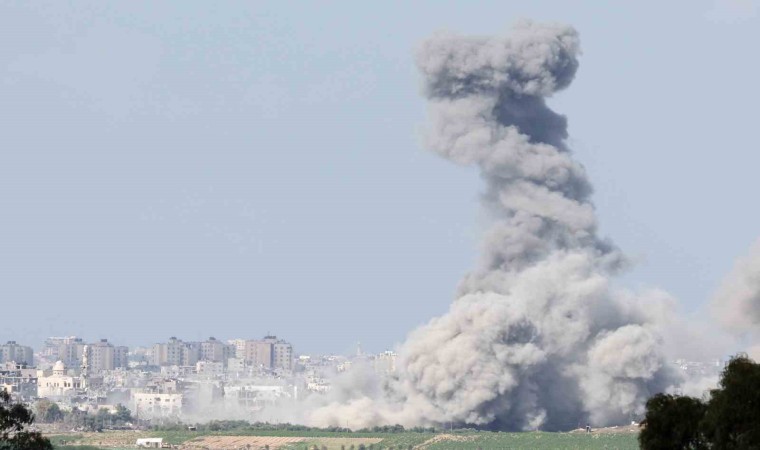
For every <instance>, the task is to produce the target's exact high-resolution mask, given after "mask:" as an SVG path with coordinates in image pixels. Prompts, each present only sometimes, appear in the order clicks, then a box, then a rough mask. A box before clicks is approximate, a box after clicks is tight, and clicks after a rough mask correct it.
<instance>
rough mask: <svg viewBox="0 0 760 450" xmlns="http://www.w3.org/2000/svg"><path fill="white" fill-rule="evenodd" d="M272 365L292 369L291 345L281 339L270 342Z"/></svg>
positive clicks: (276, 367)
mask: <svg viewBox="0 0 760 450" xmlns="http://www.w3.org/2000/svg"><path fill="white" fill-rule="evenodd" d="M272 366H273V367H274V368H275V369H285V370H293V346H292V345H290V343H288V342H285V341H283V340H278V341H277V342H275V343H274V344H272Z"/></svg>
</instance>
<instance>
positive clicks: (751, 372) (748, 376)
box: [702, 356, 760, 449]
mask: <svg viewBox="0 0 760 450" xmlns="http://www.w3.org/2000/svg"><path fill="white" fill-rule="evenodd" d="M702 425H703V428H704V432H705V435H706V436H707V437H708V439H709V440H710V442H712V444H713V448H715V449H755V448H760V364H757V363H755V362H754V361H752V360H751V359H749V358H747V357H746V356H738V357H735V358H732V359H731V361H730V362H729V363H728V364H727V365H726V367H725V369H723V374H722V376H721V380H720V384H719V387H718V389H714V390H712V391H710V403H709V407H708V408H707V412H706V414H705V418H704V421H703V424H702Z"/></svg>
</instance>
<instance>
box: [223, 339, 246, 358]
mask: <svg viewBox="0 0 760 450" xmlns="http://www.w3.org/2000/svg"><path fill="white" fill-rule="evenodd" d="M246 342H247V341H246V340H245V339H231V340H229V341H227V343H228V344H230V345H232V346H234V347H235V358H240V359H245V343H246Z"/></svg>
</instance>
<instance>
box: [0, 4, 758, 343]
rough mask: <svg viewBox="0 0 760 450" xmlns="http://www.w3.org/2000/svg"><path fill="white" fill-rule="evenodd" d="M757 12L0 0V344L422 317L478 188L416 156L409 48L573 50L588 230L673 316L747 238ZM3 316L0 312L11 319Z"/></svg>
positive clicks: (438, 302)
mask: <svg viewBox="0 0 760 450" xmlns="http://www.w3.org/2000/svg"><path fill="white" fill-rule="evenodd" d="M758 14H760V10H759V9H758V6H757V2H752V1H749V0H745V1H732V2H713V1H681V2H642V1H639V2H629V1H625V2H623V1H620V2H611V1H605V2H599V1H588V2H568V1H552V2H550V1H530V2H528V1H525V2H516V1H514V2H512V1H510V2H503V1H496V2H471V1H467V2H437V1H436V2H434V1H430V2H374V3H370V2H356V1H354V2H310V3H307V2H298V3H296V2H269V3H259V2H190V1H182V2H132V1H130V2H92V3H90V2H83V1H79V2H59V1H51V2H28V1H18V2H16V1H4V2H2V3H1V4H0V211H1V212H0V304H1V306H0V311H2V314H3V316H4V317H5V318H4V319H3V324H2V326H1V327H0V340H6V339H14V338H15V339H16V340H19V341H22V342H24V343H28V344H31V345H35V346H38V345H39V344H40V343H41V341H42V340H43V339H44V338H45V337H46V336H49V335H65V334H77V335H81V336H83V337H85V338H86V339H97V338H101V337H107V338H109V339H110V340H112V341H114V342H117V343H123V344H130V345H135V344H149V343H152V342H155V341H158V340H164V339H166V338H168V337H169V336H171V335H177V336H179V337H181V338H184V339H203V338H205V337H207V336H210V335H214V336H216V337H218V338H225V339H226V338H233V337H258V336H261V335H263V334H264V333H267V332H272V333H276V334H278V335H281V336H283V337H285V338H287V339H289V340H291V341H292V342H293V343H294V344H295V346H296V349H297V350H298V351H303V352H320V351H322V352H344V351H350V350H352V349H353V348H354V346H355V342H356V341H362V343H363V344H364V347H365V348H367V349H368V350H373V351H379V350H383V349H385V348H386V347H391V346H393V345H394V343H396V342H399V341H401V340H402V339H403V338H404V336H405V334H406V333H407V332H408V331H410V330H411V329H412V328H413V327H414V326H416V325H418V324H420V323H422V322H424V321H426V320H428V319H429V318H430V317H432V316H433V315H435V314H439V313H441V312H443V311H444V310H446V308H447V307H448V304H449V302H450V301H451V300H452V298H453V293H454V290H455V286H456V284H457V282H458V280H459V278H460V277H461V275H462V274H463V273H465V272H466V271H467V270H468V269H469V268H471V267H472V266H473V264H474V261H475V259H476V252H477V245H478V235H479V232H480V230H481V229H482V227H483V223H482V222H481V220H482V217H481V216H479V215H478V205H477V198H478V193H479V192H480V190H481V187H482V185H481V182H480V180H479V179H478V176H477V174H476V172H475V171H474V170H473V169H472V168H460V167H455V166H454V165H452V164H450V163H448V162H445V161H443V160H441V159H439V158H437V157H435V156H433V155H432V154H428V152H426V151H425V150H424V149H423V148H422V147H421V145H420V134H421V132H420V130H421V129H422V128H423V127H424V125H425V103H424V100H423V99H422V98H421V97H420V96H419V79H418V78H417V74H416V72H415V68H414V63H413V50H414V47H415V45H416V44H417V43H418V42H419V41H420V40H421V39H423V38H425V37H426V36H428V35H430V34H431V33H432V32H434V31H436V30H441V29H449V30H454V31H459V32H462V33H476V34H493V33H503V32H504V31H505V30H506V28H507V27H508V25H509V24H510V23H512V22H514V21H516V20H519V19H521V18H532V19H535V20H554V21H561V22H566V23H569V24H572V25H574V26H575V27H576V28H577V29H578V30H579V32H580V34H581V38H582V43H583V49H584V55H583V57H582V60H581V69H580V71H579V72H578V75H577V78H576V81H575V83H573V85H571V86H570V88H569V89H568V90H567V91H566V92H563V93H561V94H560V95H558V96H556V97H555V98H554V99H553V100H552V105H553V106H554V107H555V109H556V110H557V111H558V112H560V113H563V114H566V115H567V116H568V118H569V123H570V133H571V135H572V138H571V141H570V142H571V146H572V147H573V148H574V149H575V152H576V155H577V158H578V159H579V160H580V161H581V162H582V163H583V164H584V165H585V166H586V167H587V168H588V171H589V172H590V175H591V179H592V180H593V182H594V184H595V186H596V194H595V196H594V198H595V203H596V205H597V209H598V213H599V217H600V222H601V227H602V231H603V233H604V234H605V235H607V236H610V237H611V238H613V239H614V240H615V241H616V242H617V243H618V244H619V246H621V247H622V248H623V249H624V250H625V251H626V252H627V253H628V254H630V255H631V256H632V257H633V258H634V259H636V260H637V261H638V262H639V264H638V266H637V267H636V268H635V269H634V270H633V271H632V272H631V273H630V274H628V275H627V276H626V277H625V278H624V279H623V282H624V283H625V284H627V285H629V286H632V287H662V288H664V289H666V290H668V291H669V292H671V293H672V294H673V295H675V296H677V297H678V298H679V299H680V300H681V302H682V304H683V307H684V309H685V310H686V311H698V310H699V308H700V307H701V306H702V305H703V304H704V303H705V302H706V300H707V299H708V298H709V296H710V294H711V292H712V291H713V290H714V289H715V288H716V286H717V284H718V281H719V280H720V278H721V277H722V275H723V274H724V273H725V272H727V271H728V269H729V268H730V266H731V265H732V262H733V259H734V258H735V257H736V256H738V255H740V254H741V253H743V252H744V251H745V250H746V249H747V248H748V247H749V245H750V244H751V243H752V242H753V241H754V239H755V238H756V237H758V235H760V209H758V208H757V204H758V202H757V199H756V192H757V191H758V186H759V185H760V180H758V177H757V176H756V173H757V170H758V169H757V168H758V167H760V154H759V152H758V148H757V136H756V135H757V131H758V129H759V128H760V124H759V123H758V118H759V117H760V114H758V112H757V108H758V104H760V87H758V80H760V57H758V55H760V50H759V48H758V47H759V45H760V20H759V19H758ZM8 317H11V318H10V319H9V318H8Z"/></svg>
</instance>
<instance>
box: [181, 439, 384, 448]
mask: <svg viewBox="0 0 760 450" xmlns="http://www.w3.org/2000/svg"><path fill="white" fill-rule="evenodd" d="M380 441H382V439H381V438H328V437H314V438H311V437H309V438H307V437H293V436H291V437H278V436H202V437H199V438H196V439H193V440H191V441H187V442H185V443H184V444H182V446H181V447H180V448H182V449H188V450H190V449H201V448H203V449H209V450H240V449H249V448H250V449H251V450H260V449H263V448H265V447H266V446H269V449H270V450H275V449H278V448H282V447H286V446H289V445H292V444H297V443H301V442H303V443H306V442H308V443H309V444H310V446H311V445H314V444H316V445H317V447H319V448H321V447H322V445H325V446H327V447H328V448H340V446H341V445H345V446H346V447H350V446H351V445H354V446H356V447H358V446H359V444H364V445H369V444H377V443H379V442H380Z"/></svg>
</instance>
